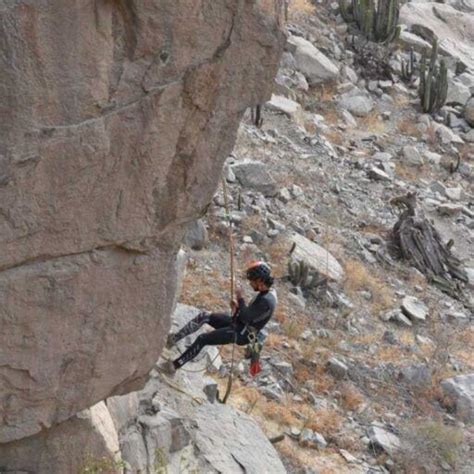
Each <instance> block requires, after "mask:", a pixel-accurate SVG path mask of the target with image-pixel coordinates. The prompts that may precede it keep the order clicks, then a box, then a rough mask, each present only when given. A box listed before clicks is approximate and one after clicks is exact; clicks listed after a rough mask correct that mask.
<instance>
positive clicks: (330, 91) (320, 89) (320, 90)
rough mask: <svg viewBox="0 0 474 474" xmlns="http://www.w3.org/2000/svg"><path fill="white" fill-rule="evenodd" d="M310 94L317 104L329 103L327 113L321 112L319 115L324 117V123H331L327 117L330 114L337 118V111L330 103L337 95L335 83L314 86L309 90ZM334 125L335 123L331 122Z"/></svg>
mask: <svg viewBox="0 0 474 474" xmlns="http://www.w3.org/2000/svg"><path fill="white" fill-rule="evenodd" d="M311 94H312V96H313V97H316V98H317V100H318V102H319V103H321V102H331V104H330V105H329V107H330V109H329V110H327V111H321V115H323V116H324V118H325V119H326V121H327V122H328V123H331V122H330V121H329V115H330V114H331V113H333V114H335V115H336V117H337V109H336V108H335V105H334V104H333V103H332V100H333V99H334V96H335V95H336V94H337V82H327V83H325V84H318V85H315V86H313V87H312V88H311ZM333 123H336V122H333Z"/></svg>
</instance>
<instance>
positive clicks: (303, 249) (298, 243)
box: [291, 234, 344, 281]
mask: <svg viewBox="0 0 474 474" xmlns="http://www.w3.org/2000/svg"><path fill="white" fill-rule="evenodd" d="M291 240H292V242H293V243H294V244H295V248H294V250H293V253H292V258H293V259H295V260H303V261H305V262H306V264H307V265H309V266H310V268H312V269H313V270H315V271H316V272H318V273H319V274H320V275H323V276H326V277H328V278H330V279H332V280H336V281H341V280H342V278H343V277H344V270H343V268H342V267H341V265H340V264H339V262H338V261H337V260H336V259H335V258H334V257H333V256H332V255H331V254H330V253H329V252H328V251H327V250H325V249H324V248H322V247H321V246H319V245H318V244H316V243H314V242H311V240H309V239H307V238H306V237H303V236H302V235H300V234H293V236H292V237H291Z"/></svg>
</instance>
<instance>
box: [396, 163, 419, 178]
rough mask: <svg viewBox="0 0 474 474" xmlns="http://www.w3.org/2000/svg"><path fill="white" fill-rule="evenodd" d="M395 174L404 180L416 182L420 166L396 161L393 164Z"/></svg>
mask: <svg viewBox="0 0 474 474" xmlns="http://www.w3.org/2000/svg"><path fill="white" fill-rule="evenodd" d="M395 174H396V175H397V176H399V177H400V178H402V179H403V180H404V181H411V182H415V181H416V182H418V180H419V179H420V168H419V167H418V166H411V165H407V164H406V163H403V162H402V161H398V162H397V163H396V164H395Z"/></svg>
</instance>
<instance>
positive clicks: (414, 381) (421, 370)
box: [398, 364, 432, 389]
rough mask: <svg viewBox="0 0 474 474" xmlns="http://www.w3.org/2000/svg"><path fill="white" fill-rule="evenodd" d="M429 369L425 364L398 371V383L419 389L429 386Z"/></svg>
mask: <svg viewBox="0 0 474 474" xmlns="http://www.w3.org/2000/svg"><path fill="white" fill-rule="evenodd" d="M431 375H432V374H431V368H430V367H429V366H427V365H426V364H414V365H409V366H407V367H403V368H402V369H400V372H399V374H398V378H399V380H400V381H402V382H404V383H406V384H408V385H410V386H412V387H413V388H417V389H421V388H424V387H426V386H429V385H430V384H431Z"/></svg>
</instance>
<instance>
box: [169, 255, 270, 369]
mask: <svg viewBox="0 0 474 474" xmlns="http://www.w3.org/2000/svg"><path fill="white" fill-rule="evenodd" d="M246 277H247V280H248V281H249V283H250V286H251V287H252V289H253V290H254V291H257V292H258V293H257V295H256V296H255V297H254V298H253V300H252V301H251V302H250V303H249V304H248V305H247V304H246V303H245V300H244V298H243V292H242V288H241V287H240V286H238V287H237V288H236V290H235V296H236V300H233V301H231V308H232V315H233V316H229V315H228V314H222V313H208V312H207V311H202V312H200V313H199V314H198V315H197V316H196V317H195V318H194V319H193V320H192V321H190V322H189V323H187V324H186V325H185V326H183V327H182V328H181V329H180V330H179V331H178V332H176V333H170V334H169V335H168V339H167V342H166V346H167V348H171V347H173V346H174V345H175V344H176V343H177V342H178V341H180V340H181V339H183V338H184V337H186V336H188V335H189V334H192V333H193V332H196V331H197V330H198V329H199V328H201V327H202V326H203V324H209V325H210V326H211V327H213V328H214V331H211V332H208V333H203V334H200V335H199V336H198V337H197V338H196V340H195V341H194V342H193V344H192V345H191V346H190V347H189V348H188V349H186V351H185V352H183V354H181V355H180V356H179V357H178V358H177V359H175V360H174V361H168V362H167V363H166V364H165V366H164V367H163V369H164V371H165V372H167V373H168V374H171V375H172V374H174V373H175V371H176V369H179V368H180V367H182V366H183V365H184V364H186V363H187V362H189V361H190V360H192V359H194V358H195V357H196V356H197V355H198V354H199V352H201V350H202V348H203V347H204V346H215V345H221V344H231V343H233V342H235V343H236V344H238V345H239V346H243V345H246V344H248V343H249V342H250V338H249V337H250V335H251V334H252V333H253V335H256V334H258V332H259V331H260V330H261V329H262V328H263V327H264V326H265V325H266V324H267V323H268V321H269V320H270V318H271V317H272V315H273V312H274V311H275V307H276V304H277V296H276V291H275V290H274V289H273V288H271V286H272V285H273V277H272V276H271V269H270V266H269V265H268V264H267V263H265V262H263V261H254V262H252V263H250V264H249V266H248V267H247V271H246Z"/></svg>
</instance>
